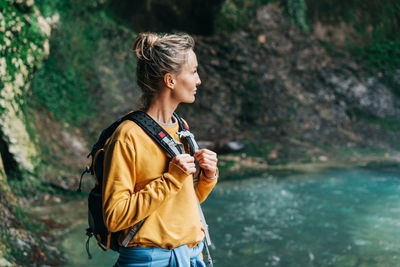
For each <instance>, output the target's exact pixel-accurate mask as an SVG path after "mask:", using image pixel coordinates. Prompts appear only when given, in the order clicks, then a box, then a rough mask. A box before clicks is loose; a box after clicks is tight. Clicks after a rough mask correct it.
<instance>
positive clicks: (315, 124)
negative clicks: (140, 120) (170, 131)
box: [183, 5, 400, 149]
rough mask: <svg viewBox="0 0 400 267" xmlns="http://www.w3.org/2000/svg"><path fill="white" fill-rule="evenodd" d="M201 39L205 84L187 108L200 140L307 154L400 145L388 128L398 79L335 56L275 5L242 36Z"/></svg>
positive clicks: (395, 119) (396, 113)
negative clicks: (389, 82)
mask: <svg viewBox="0 0 400 267" xmlns="http://www.w3.org/2000/svg"><path fill="white" fill-rule="evenodd" d="M196 41H197V47H196V51H197V53H198V59H199V65H200V67H199V68H200V76H201V77H202V80H203V83H202V85H201V87H200V89H199V91H198V99H197V100H196V103H195V104H194V105H193V106H185V107H183V110H184V113H185V115H186V116H189V117H190V121H191V122H192V127H194V128H196V130H198V131H199V132H201V135H200V136H201V138H203V139H210V138H213V139H224V138H228V139H239V140H240V139H242V138H248V139H250V140H254V141H256V142H258V140H270V142H273V143H276V144H278V145H279V144H280V143H281V144H284V146H287V147H299V144H300V147H301V146H302V145H301V144H303V145H305V146H308V149H312V148H313V147H318V146H320V147H324V146H328V147H332V146H337V147H342V146H345V147H346V146H348V147H366V146H373V147H380V148H384V149H390V148H391V147H393V145H395V146H398V145H399V144H398V141H397V136H398V134H399V131H398V128H396V127H397V126H395V127H393V128H390V127H387V126H388V125H387V123H390V122H392V123H393V125H399V119H398V118H399V112H400V109H399V107H400V105H399V98H398V96H397V95H396V94H395V93H394V92H395V90H394V87H400V84H399V83H398V78H397V83H395V84H393V87H388V86H386V85H385V84H383V83H382V82H381V81H380V79H379V77H380V76H379V75H380V74H379V73H376V74H370V73H368V72H366V71H364V70H363V68H362V66H359V65H358V64H357V63H356V62H355V61H353V60H352V59H351V57H349V55H346V54H345V52H343V53H344V54H343V55H341V56H340V57H337V56H336V57H333V56H331V55H330V54H329V53H328V52H327V51H326V50H325V48H324V47H323V46H322V45H321V43H320V42H319V41H318V40H317V39H316V38H315V37H313V36H310V35H308V34H306V33H304V32H302V31H301V30H299V29H298V28H296V27H293V26H292V25H291V24H290V23H289V22H288V21H287V20H286V19H285V18H284V17H283V16H282V14H281V12H280V11H279V10H278V8H276V7H275V6H274V5H268V6H264V7H262V8H260V9H259V10H258V12H257V16H256V17H255V18H254V19H252V20H251V22H250V23H249V24H248V25H247V26H246V27H245V28H243V29H242V30H240V31H238V32H235V33H227V34H221V35H216V36H211V37H198V38H197V39H196ZM397 76H398V74H397ZM199 110H202V112H198V111H199Z"/></svg>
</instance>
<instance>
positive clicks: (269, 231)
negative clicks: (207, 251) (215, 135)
mask: <svg viewBox="0 0 400 267" xmlns="http://www.w3.org/2000/svg"><path fill="white" fill-rule="evenodd" d="M205 213H206V216H207V218H208V223H209V225H210V230H211V234H212V237H213V240H214V249H213V251H212V252H213V254H214V258H215V261H216V266H400V174H399V173H398V172H397V173H396V172H394V171H371V170H361V169H355V170H343V171H337V170H335V171H327V172H324V173H317V174H305V175H297V176H292V177H288V178H284V179H282V178H280V179H277V178H274V177H269V178H257V179H250V180H242V181H233V182H224V183H220V184H219V185H218V187H217V188H216V189H215V192H214V193H213V195H212V196H210V198H209V199H208V202H207V205H206V206H205Z"/></svg>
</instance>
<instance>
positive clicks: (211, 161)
mask: <svg viewBox="0 0 400 267" xmlns="http://www.w3.org/2000/svg"><path fill="white" fill-rule="evenodd" d="M197 161H198V162H199V164H200V163H213V164H217V162H218V160H217V159H216V158H201V159H198V160H197Z"/></svg>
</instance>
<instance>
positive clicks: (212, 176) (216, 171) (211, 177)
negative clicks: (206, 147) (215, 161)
mask: <svg viewBox="0 0 400 267" xmlns="http://www.w3.org/2000/svg"><path fill="white" fill-rule="evenodd" d="M202 173H203V176H204V178H206V179H208V180H214V179H215V178H217V176H218V170H215V172H214V174H212V175H207V174H206V172H205V171H204V170H202Z"/></svg>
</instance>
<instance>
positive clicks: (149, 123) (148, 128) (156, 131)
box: [127, 111, 184, 158]
mask: <svg viewBox="0 0 400 267" xmlns="http://www.w3.org/2000/svg"><path fill="white" fill-rule="evenodd" d="M127 119H129V120H132V121H133V122H135V123H136V124H137V125H139V126H140V127H141V128H142V129H143V130H144V131H145V132H146V133H147V134H148V135H149V136H150V137H151V138H152V139H153V140H154V141H155V142H156V143H157V144H158V145H159V146H161V147H162V148H163V149H164V150H165V151H166V152H167V153H168V154H169V155H170V156H171V157H172V158H173V157H175V156H176V155H179V154H182V153H183V152H184V151H182V149H181V147H180V146H179V145H178V143H177V142H176V140H175V139H174V138H172V137H171V136H170V135H169V134H168V133H167V132H166V131H165V130H164V129H163V128H162V127H161V126H160V125H159V124H158V123H157V122H156V121H155V120H153V118H152V117H150V116H149V115H147V114H146V113H145V112H143V111H135V112H133V113H131V114H129V116H128V118H127Z"/></svg>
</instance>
